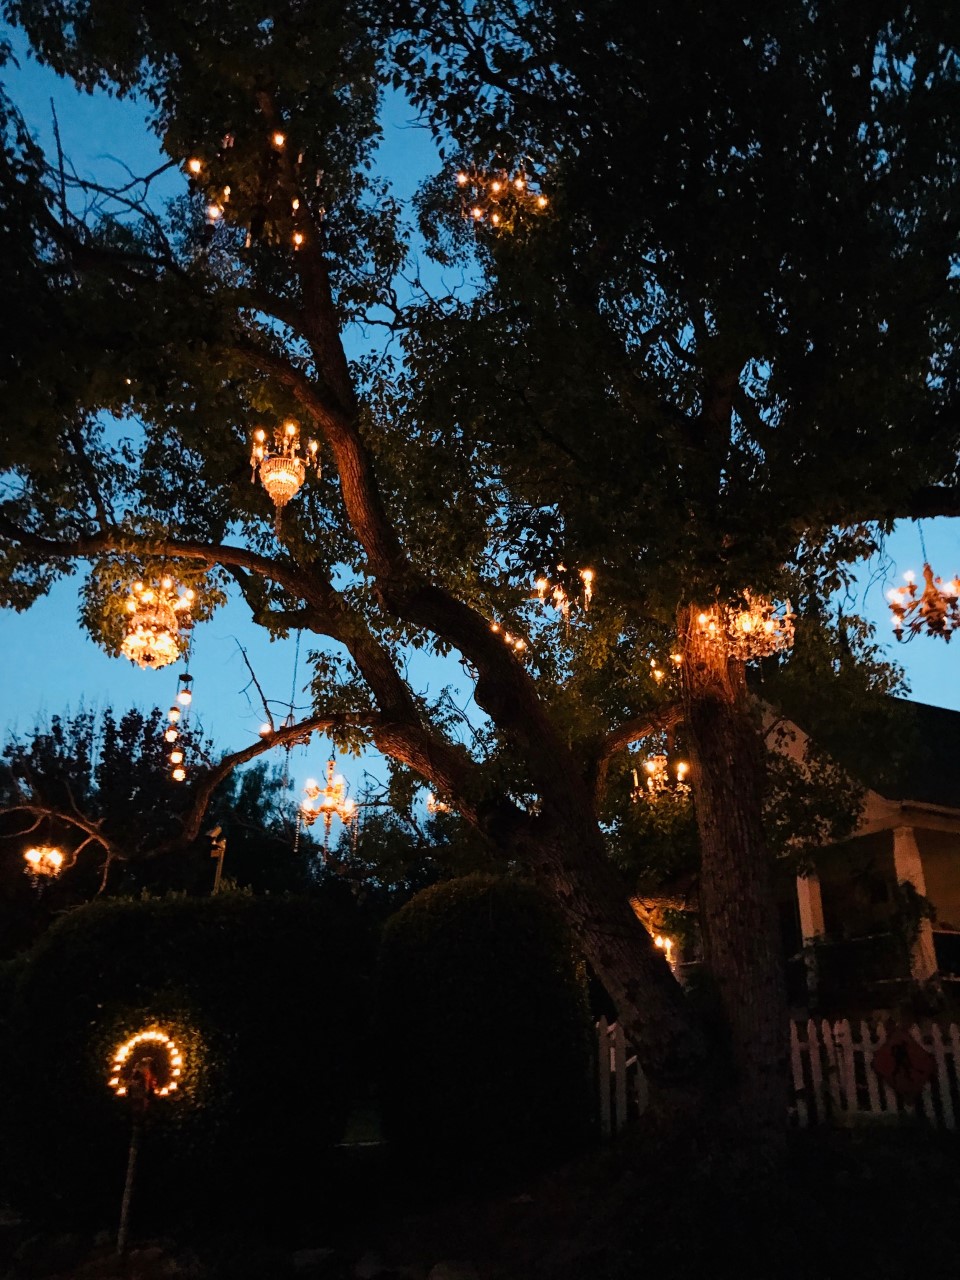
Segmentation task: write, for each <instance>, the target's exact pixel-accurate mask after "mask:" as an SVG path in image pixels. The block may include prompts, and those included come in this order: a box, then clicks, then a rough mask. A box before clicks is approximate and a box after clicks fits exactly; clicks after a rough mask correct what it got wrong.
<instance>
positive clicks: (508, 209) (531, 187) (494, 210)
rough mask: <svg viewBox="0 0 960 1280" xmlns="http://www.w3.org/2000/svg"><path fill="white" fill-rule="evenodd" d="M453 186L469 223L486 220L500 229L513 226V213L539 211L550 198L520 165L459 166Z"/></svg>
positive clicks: (546, 204)
mask: <svg viewBox="0 0 960 1280" xmlns="http://www.w3.org/2000/svg"><path fill="white" fill-rule="evenodd" d="M456 181H457V187H458V188H459V190H460V195H461V198H462V201H463V216H464V217H465V218H468V219H469V220H470V221H471V222H473V223H477V224H479V223H482V222H486V223H489V225H490V226H492V227H496V228H498V229H500V230H508V229H510V228H512V227H513V225H514V222H515V220H516V217H517V214H518V213H520V214H531V213H533V214H542V213H544V212H545V211H546V209H547V206H548V205H549V203H550V201H549V199H548V197H547V196H545V195H544V194H543V192H542V191H541V190H540V187H539V184H538V183H537V181H536V180H535V179H534V178H532V177H531V175H530V174H529V173H527V171H526V170H524V169H517V170H516V171H514V172H513V173H511V172H510V171H509V170H508V169H486V170H479V169H474V170H471V171H470V172H467V171H466V170H463V169H461V171H460V172H459V173H458V174H457V179H456Z"/></svg>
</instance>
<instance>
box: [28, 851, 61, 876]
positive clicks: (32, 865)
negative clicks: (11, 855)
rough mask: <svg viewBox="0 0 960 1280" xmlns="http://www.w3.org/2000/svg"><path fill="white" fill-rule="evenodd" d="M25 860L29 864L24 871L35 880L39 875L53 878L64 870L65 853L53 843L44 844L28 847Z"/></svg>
mask: <svg viewBox="0 0 960 1280" xmlns="http://www.w3.org/2000/svg"><path fill="white" fill-rule="evenodd" d="M23 860H24V862H25V863H26V864H27V865H26V866H25V867H24V871H25V872H26V873H27V875H28V876H30V878H31V879H33V880H36V879H37V877H38V876H44V877H45V878H46V879H49V880H52V879H54V878H55V877H56V876H58V875H59V874H60V872H61V871H62V870H63V861H64V859H63V853H62V852H61V851H60V850H59V849H56V848H54V847H53V846H51V845H47V844H42V845H37V846H36V847H35V848H33V849H27V851H26V852H25V853H24V855H23Z"/></svg>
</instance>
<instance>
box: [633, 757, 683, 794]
mask: <svg viewBox="0 0 960 1280" xmlns="http://www.w3.org/2000/svg"><path fill="white" fill-rule="evenodd" d="M643 772H644V778H643V781H642V782H641V780H640V775H639V774H638V772H637V770H636V769H634V770H633V790H632V792H631V799H632V800H633V801H635V802H636V801H637V800H657V799H659V798H660V796H662V795H664V794H665V793H667V792H671V793H672V794H673V795H677V796H686V795H689V794H690V784H689V782H687V780H686V778H687V774H688V773H689V772H690V766H689V765H688V764H687V762H686V760H670V759H669V758H668V757H667V756H665V755H657V756H648V758H647V759H646V760H645V761H644V762H643Z"/></svg>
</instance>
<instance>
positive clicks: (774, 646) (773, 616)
mask: <svg viewBox="0 0 960 1280" xmlns="http://www.w3.org/2000/svg"><path fill="white" fill-rule="evenodd" d="M697 628H698V630H699V632H700V634H701V635H702V636H705V637H706V638H707V639H709V640H716V641H718V642H723V644H724V645H725V646H726V649H727V652H728V653H729V655H730V656H731V657H732V658H738V659H739V660H740V661H741V662H754V661H756V660H757V659H759V658H769V657H771V656H772V655H773V654H775V653H782V652H784V651H785V650H787V649H790V648H792V647H793V635H794V614H793V612H792V610H791V608H790V604H789V602H787V603H786V604H785V605H776V604H774V603H773V602H772V601H770V600H766V599H764V598H763V597H762V596H754V595H752V594H751V592H749V591H745V592H744V593H743V607H740V608H737V607H735V606H729V605H715V606H714V607H713V608H712V609H709V610H708V611H706V612H703V613H700V614H698V616H697Z"/></svg>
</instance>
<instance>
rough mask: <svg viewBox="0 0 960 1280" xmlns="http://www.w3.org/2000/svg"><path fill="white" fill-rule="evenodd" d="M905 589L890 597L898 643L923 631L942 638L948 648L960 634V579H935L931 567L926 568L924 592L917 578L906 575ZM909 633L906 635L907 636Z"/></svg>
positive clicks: (893, 591)
mask: <svg viewBox="0 0 960 1280" xmlns="http://www.w3.org/2000/svg"><path fill="white" fill-rule="evenodd" d="M903 576H904V578H905V579H906V586H903V587H894V588H893V589H892V590H891V591H889V592H888V593H887V599H888V600H889V602H890V613H891V614H892V617H893V631H894V635H895V636H896V637H897V639H898V640H904V639H906V640H912V639H913V637H914V636H916V635H919V634H920V632H921V631H926V632H927V633H928V634H929V635H932V636H943V638H944V640H945V641H946V642H947V643H948V644H949V642H950V637H951V635H952V634H953V632H954V631H958V630H960V577H957V578H952V579H951V580H950V581H949V582H944V581H943V579H942V578H936V577H934V574H933V569H932V568H931V567H930V565H929V564H925V565H924V566H923V590H922V591H920V592H919V593H918V589H917V578H916V574H915V573H914V572H913V571H912V570H911V571H910V572H908V573H905V574H904V575H903ZM904 632H906V635H904Z"/></svg>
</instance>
